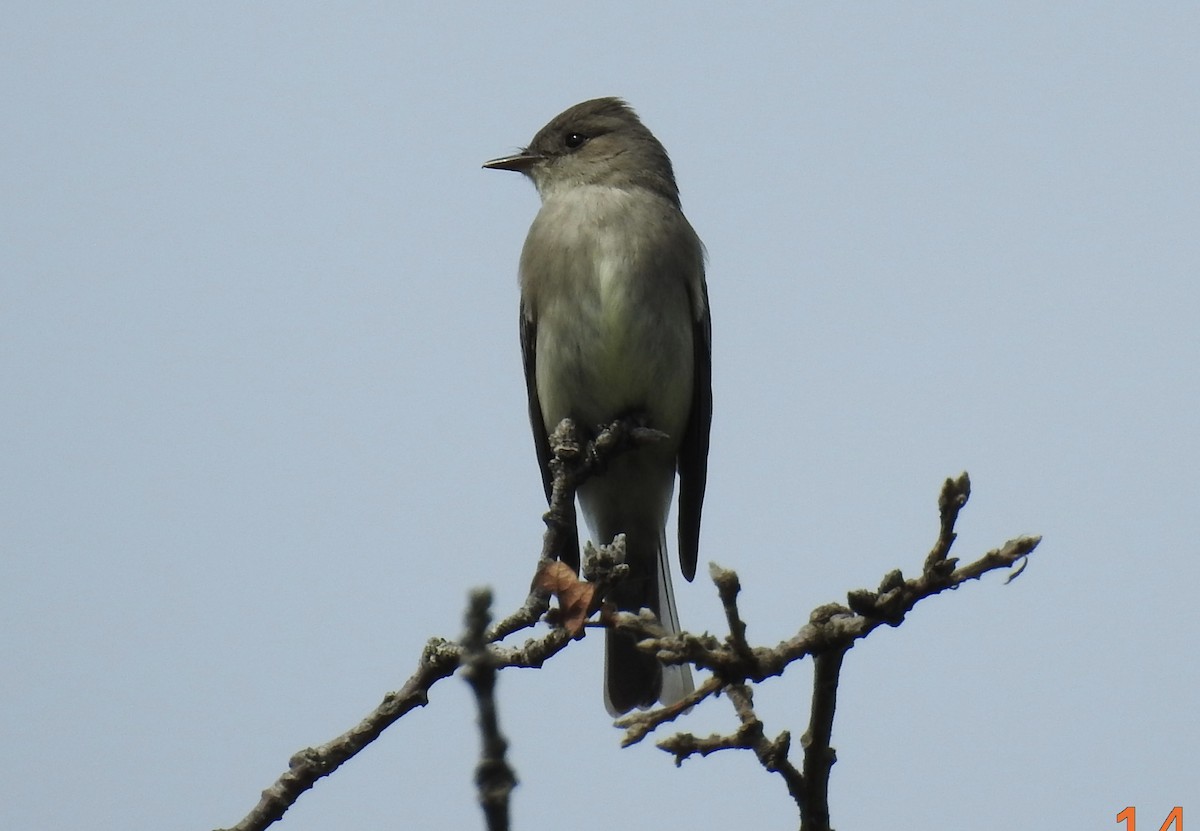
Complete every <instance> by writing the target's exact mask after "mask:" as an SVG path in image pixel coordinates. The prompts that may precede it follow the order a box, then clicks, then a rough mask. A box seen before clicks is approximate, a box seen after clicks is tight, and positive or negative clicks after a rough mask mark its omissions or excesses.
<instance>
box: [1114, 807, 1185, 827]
mask: <svg viewBox="0 0 1200 831" xmlns="http://www.w3.org/2000/svg"><path fill="white" fill-rule="evenodd" d="M1117 822H1123V823H1125V829H1126V831H1137V809H1136V808H1134V807H1133V806H1132V805H1131V806H1130V807H1128V808H1126V809H1125V810H1124V811H1122V812H1121V813H1119V814H1117ZM1172 828H1174V829H1175V831H1183V807H1182V806H1180V805H1176V806H1175V807H1174V808H1172V809H1171V813H1169V814H1167V818H1166V819H1165V820H1163V824H1162V826H1161V827H1160V828H1159V829H1158V831H1171V829H1172Z"/></svg>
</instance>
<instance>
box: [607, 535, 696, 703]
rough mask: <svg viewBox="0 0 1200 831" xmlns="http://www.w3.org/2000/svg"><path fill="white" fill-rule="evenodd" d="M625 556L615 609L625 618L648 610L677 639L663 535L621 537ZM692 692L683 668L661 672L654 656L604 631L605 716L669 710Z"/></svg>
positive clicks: (629, 640)
mask: <svg viewBox="0 0 1200 831" xmlns="http://www.w3.org/2000/svg"><path fill="white" fill-rule="evenodd" d="M647 541H649V544H647ZM634 546H640V547H637V548H635V547H634ZM625 552H626V556H625V562H626V563H628V564H629V567H630V575H629V577H628V579H626V580H625V581H624V582H623V583H622V584H621V586H620V587H619V589H618V591H617V592H615V593H614V600H615V602H616V605H617V608H618V609H620V610H621V611H627V612H636V611H638V610H639V609H641V608H643V607H645V608H648V609H650V610H651V611H653V612H654V613H655V614H656V615H657V616H658V619H659V621H661V622H662V625H663V628H665V629H666V630H667V632H669V633H670V634H676V633H677V632H679V612H678V611H676V609H675V593H674V592H673V591H672V590H671V568H670V563H669V560H668V559H667V539H666V532H665V530H660V531H659V533H658V537H657V538H655V537H653V536H650V535H646V534H643V535H640V536H634V535H626V538H625ZM692 689H693V686H692V673H691V670H690V669H689V668H688V667H687V666H686V665H683V666H668V667H664V666H663V665H662V664H660V663H659V662H658V660H657V659H656V658H655V657H654V656H653V655H647V654H646V653H645V652H642V651H641V650H639V649H638V648H637V642H636V641H635V640H634V638H633V637H631V636H630V635H628V634H626V633H624V632H617V631H614V630H612V629H610V630H608V632H607V633H606V638H605V650H604V706H605V707H607V708H608V712H609V713H611V714H612V715H614V716H617V715H621V714H622V713H627V712H629V711H630V710H632V709H633V708H635V707H640V708H646V707H651V706H653V705H654V703H655V702H656V701H661V702H662V703H663V704H674V703H675V702H676V701H679V700H680V699H682V698H683V697H684V696H685V695H687V694H688V693H690V692H691V691H692Z"/></svg>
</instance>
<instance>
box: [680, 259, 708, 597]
mask: <svg viewBox="0 0 1200 831" xmlns="http://www.w3.org/2000/svg"><path fill="white" fill-rule="evenodd" d="M692 302H693V307H694V308H693V317H694V324H693V327H692V411H691V414H690V415H689V416H688V424H687V429H685V430H684V433H683V442H682V444H681V445H680V447H679V462H678V465H679V567H680V569H681V570H682V571H683V576H684V579H686V580H689V581H690V580H691V579H692V578H693V577H695V576H696V560H697V558H698V557H699V548H700V511H701V509H702V508H703V506H704V485H705V482H706V481H707V479H708V434H709V430H710V428H711V427H712V319H711V317H710V316H709V312H708V288H707V286H705V284H704V280H703V279H701V280H700V290H699V297H693V299H692ZM695 307H698V308H695Z"/></svg>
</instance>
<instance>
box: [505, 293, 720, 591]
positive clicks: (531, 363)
mask: <svg viewBox="0 0 1200 831" xmlns="http://www.w3.org/2000/svg"><path fill="white" fill-rule="evenodd" d="M521 360H522V362H523V363H524V365H525V391H526V393H527V394H528V396H529V426H530V427H531V428H532V429H533V446H534V449H535V450H537V459H538V467H539V468H540V469H541V471H542V487H543V488H544V489H545V491H546V504H550V497H551V495H552V494H553V492H554V478H553V476H551V474H550V459H551V458H552V457H553V454H552V453H551V451H550V439H549V435H550V434H549V432H548V431H547V430H546V422H545V420H544V419H543V418H542V403H541V401H540V400H539V399H538V390H537V323H535V322H534V320H533V318H532V316H531V314H530V312H529V310H528V309H527V308H526V307H525V304H524V303H522V304H521ZM557 426H558V425H557V424H556V425H555V427H557ZM705 432H706V433H707V431H705ZM705 444H707V439H705ZM701 490H703V487H702V488H701ZM570 518H571V531H570V533H569V534H568V535H567V541H566V544H565V550H563V551H560V552H558V558H559V559H560V560H562V561H563V562H564V563H566V564H567V565H569V566H570V567H571V568H573V569H574V570H575V572H576V573H578V572H579V531H578V529H577V527H576V522H575V504H574V502H572V503H571V508H570ZM694 559H695V557H694V555H693V560H694ZM693 570H694V566H693Z"/></svg>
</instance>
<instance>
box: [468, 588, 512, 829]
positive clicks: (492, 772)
mask: <svg viewBox="0 0 1200 831" xmlns="http://www.w3.org/2000/svg"><path fill="white" fill-rule="evenodd" d="M491 605H492V593H491V592H490V591H488V590H487V589H476V590H475V591H473V592H471V601H470V605H469V606H468V608H467V632H466V634H465V635H464V636H463V647H464V648H465V650H466V651H465V654H464V656H463V658H464V664H465V665H464V667H463V677H464V678H465V679H466V680H467V682H468V683H469V684H470V685H471V689H472V690H474V691H475V701H476V703H477V704H478V706H479V732H480V733H481V734H482V737H483V742H482V748H481V753H480V758H479V765H478V766H477V767H476V768H475V785H476V787H478V788H479V804H480V805H481V806H482V807H483V815H484V817H485V818H486V819H487V827H488V831H508V797H509V795H510V794H511V793H512V790H513V788H514V787H515V786H516V784H517V777H516V774H514V773H513V770H512V768H511V767H509V765H508V761H507V760H506V759H505V753H506V752H507V751H508V742H507V741H505V739H504V736H503V735H502V734H501V733H500V722H499V718H498V716H497V714H496V699H495V695H494V693H495V689H496V667H495V665H494V664H493V663H492V655H491V653H490V652H489V651H488V648H487V644H486V642H485V641H484V630H485V629H486V628H487V625H488V622H489V618H490V617H491V614H490V611H489V610H490V608H491Z"/></svg>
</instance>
